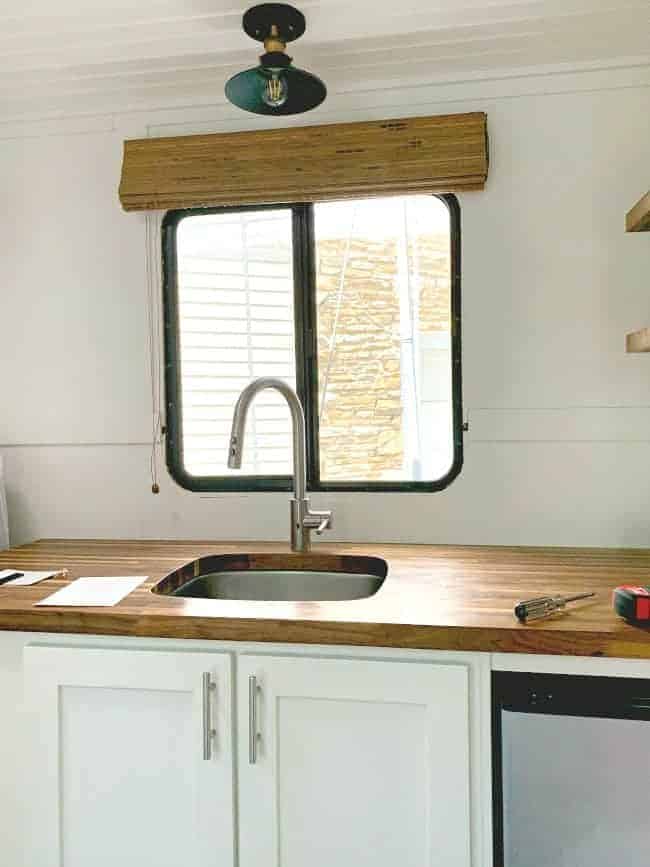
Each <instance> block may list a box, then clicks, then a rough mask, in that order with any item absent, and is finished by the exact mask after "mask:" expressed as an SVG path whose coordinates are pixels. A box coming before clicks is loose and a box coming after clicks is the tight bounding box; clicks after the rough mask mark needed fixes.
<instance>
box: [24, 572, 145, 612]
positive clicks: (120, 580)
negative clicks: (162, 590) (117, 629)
mask: <svg viewBox="0 0 650 867" xmlns="http://www.w3.org/2000/svg"><path fill="white" fill-rule="evenodd" d="M146 580H147V578H146V576H144V575H127V576H124V575H120V576H117V577H114V578H111V577H105V576H102V577H99V578H77V580H76V581H73V582H72V583H71V584H68V585H67V586H66V587H62V588H61V590H57V591H56V593H52V595H51V596H46V597H45V599H41V601H40V602H37V603H36V605H86V606H96V605H97V606H110V605H117V603H118V602H120V600H122V599H124V597H125V596H128V595H129V593H130V592H131V591H132V590H135V588H136V587H138V586H139V585H140V584H142V582H143V581H146Z"/></svg>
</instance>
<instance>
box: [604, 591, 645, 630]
mask: <svg viewBox="0 0 650 867" xmlns="http://www.w3.org/2000/svg"><path fill="white" fill-rule="evenodd" d="M612 601H613V603H614V611H616V613H617V614H620V615H621V617H624V618H625V619H626V620H630V621H631V622H633V623H650V585H648V586H642V585H641V586H639V585H635V584H623V585H622V586H621V587H617V588H616V589H615V590H614V596H613V599H612Z"/></svg>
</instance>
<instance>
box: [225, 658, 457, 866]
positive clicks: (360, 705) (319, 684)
mask: <svg viewBox="0 0 650 867" xmlns="http://www.w3.org/2000/svg"><path fill="white" fill-rule="evenodd" d="M468 687H469V684H468V673H467V669H466V667H465V666H464V665H461V664H457V665H453V664H452V665H444V664H440V665H438V664H435V665H432V664H424V663H415V662H414V663H411V662H409V663H400V662H364V661H351V660H338V659H305V658H277V657H262V656H259V657H254V656H250V657H246V656H244V657H241V658H240V659H239V660H238V694H239V699H238V701H239V715H238V719H239V723H238V752H239V794H240V842H239V845H240V857H241V867H261V865H264V867H306V865H309V867H332V865H336V867H396V865H399V867H434V865H435V867H469V864H470V816H469V720H468V711H469V707H468V706H469V690H468ZM256 734H257V736H256V737H255V735H256ZM249 735H250V737H249Z"/></svg>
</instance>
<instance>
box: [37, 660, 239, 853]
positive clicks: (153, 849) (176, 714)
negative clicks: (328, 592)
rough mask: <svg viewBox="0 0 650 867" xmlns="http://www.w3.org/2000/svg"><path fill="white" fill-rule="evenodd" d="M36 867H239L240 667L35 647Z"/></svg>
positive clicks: (218, 661) (210, 662)
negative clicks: (235, 745)
mask: <svg viewBox="0 0 650 867" xmlns="http://www.w3.org/2000/svg"><path fill="white" fill-rule="evenodd" d="M25 676H26V686H27V696H28V707H29V720H30V722H29V725H30V731H29V735H30V737H29V752H28V756H27V768H26V771H27V773H28V775H29V778H28V786H27V787H26V788H27V797H28V804H27V810H28V815H29V826H30V839H29V841H28V851H27V853H26V855H27V857H26V864H27V865H29V867H116V865H119V867H143V865H149V864H150V865H155V867H179V865H192V867H232V865H233V863H234V861H233V849H234V840H233V838H234V818H233V815H234V814H233V762H232V744H231V658H230V656H228V655H227V654H206V653H193V652H189V653H185V652H177V653H167V652H155V651H141V650H132V651H127V650H112V649H106V648H102V649H85V648H80V647H46V646H28V647H27V648H26V649H25Z"/></svg>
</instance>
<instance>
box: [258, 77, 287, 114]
mask: <svg viewBox="0 0 650 867" xmlns="http://www.w3.org/2000/svg"><path fill="white" fill-rule="evenodd" d="M288 96H289V88H288V87H287V80H286V78H285V77H284V75H282V74H281V73H277V72H274V73H272V74H271V77H270V78H268V79H267V80H266V84H265V85H264V90H263V91H262V101H263V102H265V103H266V104H267V105H268V106H270V107H271V108H280V106H281V105H284V104H285V102H286V101H287V97H288Z"/></svg>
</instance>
